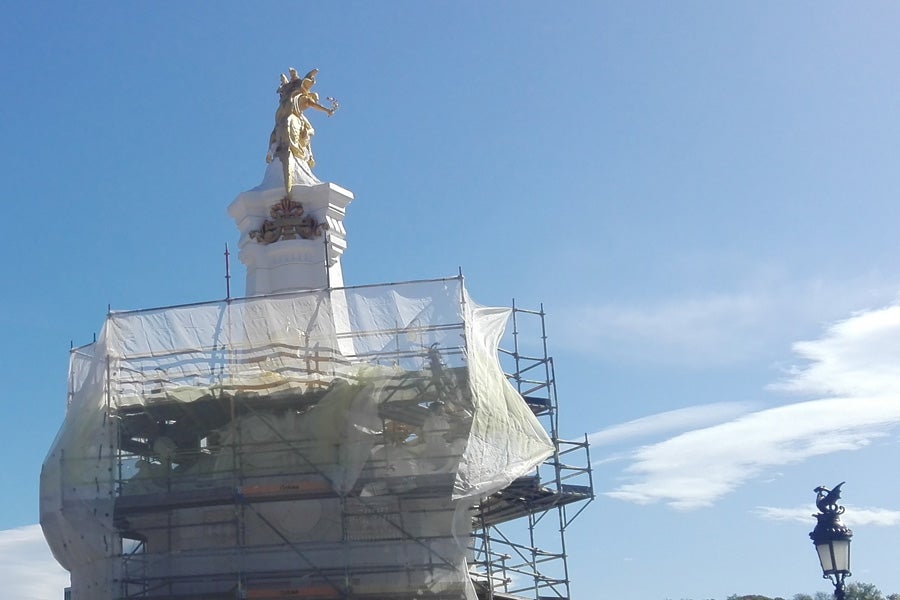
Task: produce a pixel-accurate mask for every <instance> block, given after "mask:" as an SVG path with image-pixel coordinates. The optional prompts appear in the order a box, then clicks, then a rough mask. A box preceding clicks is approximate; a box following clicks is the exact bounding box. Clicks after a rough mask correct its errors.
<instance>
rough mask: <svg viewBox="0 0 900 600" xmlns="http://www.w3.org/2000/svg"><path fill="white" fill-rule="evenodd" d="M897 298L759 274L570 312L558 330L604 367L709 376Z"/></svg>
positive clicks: (861, 287)
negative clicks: (695, 290)
mask: <svg viewBox="0 0 900 600" xmlns="http://www.w3.org/2000/svg"><path fill="white" fill-rule="evenodd" d="M895 295H896V287H893V286H891V287H888V286H887V285H885V284H884V283H883V282H881V281H878V280H877V279H876V278H873V277H870V276H863V277H860V278H859V279H858V280H856V281H851V282H848V281H843V282H840V283H828V282H824V281H820V280H809V281H805V282H795V281H792V280H790V279H789V278H787V277H786V276H785V275H784V274H772V273H763V274H759V275H757V276H755V277H752V278H751V279H750V281H747V282H745V283H744V284H743V285H739V286H737V287H736V288H735V289H732V290H726V291H721V292H716V293H708V294H705V295H700V296H691V297H681V298H671V299H668V300H665V301H662V302H645V303H642V302H634V303H628V304H594V305H588V306H585V305H582V306H571V307H567V308H566V310H565V311H562V321H561V323H558V324H557V327H559V334H560V335H561V337H562V338H563V339H562V340H561V341H562V343H563V344H566V345H568V346H570V347H573V348H576V349H581V350H584V351H585V352H590V353H592V354H598V353H599V354H600V355H602V356H603V357H604V358H607V359H611V360H621V361H626V362H632V363H641V364H645V363H653V364H671V365H678V366H682V367H693V368H703V369H708V368H710V367H715V366H723V365H731V364H736V363H740V362H743V361H747V360H750V359H760V358H762V359H767V358H769V359H770V358H771V357H772V353H773V352H776V351H778V349H779V348H784V347H785V346H786V345H787V344H788V343H789V342H790V341H791V340H792V339H797V337H798V336H802V335H806V334H807V333H808V332H809V331H810V329H811V328H813V327H819V326H821V324H822V323H827V322H829V321H832V320H834V319H836V318H839V317H840V316H842V315H846V314H848V313H849V312H850V311H851V310H853V309H855V308H859V307H860V306H866V305H869V306H873V305H874V306H877V305H879V304H883V303H885V302H887V301H889V300H891V299H892V298H894V297H895Z"/></svg>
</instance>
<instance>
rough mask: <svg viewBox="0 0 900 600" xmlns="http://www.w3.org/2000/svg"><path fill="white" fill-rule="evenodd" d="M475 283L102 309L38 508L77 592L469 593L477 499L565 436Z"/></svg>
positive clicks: (73, 376)
mask: <svg viewBox="0 0 900 600" xmlns="http://www.w3.org/2000/svg"><path fill="white" fill-rule="evenodd" d="M505 319H506V311H504V310H500V309H488V308H482V307H478V306H477V305H475V304H473V303H472V301H471V300H470V299H469V298H468V296H467V294H466V292H465V289H464V288H463V286H462V281H461V279H457V278H454V279H446V280H436V281H428V282H415V283H407V284H396V285H388V286H377V287H363V288H342V289H330V290H321V291H312V292H296V293H289V294H283V295H277V296H267V297H260V298H251V299H245V300H232V301H229V302H218V303H210V304H202V305H192V306H186V307H174V308H166V309H155V310H146V311H139V312H124V313H112V314H110V316H109V318H108V320H107V323H106V325H105V327H104V328H103V331H102V333H101V335H100V336H99V338H98V340H97V342H96V343H94V344H91V345H90V346H87V347H83V348H79V349H76V350H75V351H73V353H72V359H71V367H70V398H71V400H70V404H69V407H68V412H67V416H66V421H65V423H64V424H63V427H62V429H61V430H60V433H59V435H58V436H57V439H56V441H55V443H54V445H53V448H52V449H51V452H50V454H49V455H48V457H47V459H46V461H45V463H44V468H43V471H42V476H41V524H42V526H43V528H44V532H45V535H46V537H47V539H48V541H49V542H50V544H51V548H52V550H53V552H54V555H55V556H56V558H57V560H59V561H60V563H61V564H63V566H65V567H66V568H67V569H68V570H69V571H71V573H72V597H73V598H75V599H90V600H102V599H107V598H108V599H112V598H183V599H188V598H190V599H200V598H203V599H213V598H286V597H309V598H372V599H377V598H384V599H387V598H391V599H396V598H413V597H415V598H447V599H451V598H453V599H472V598H474V597H475V592H474V588H473V586H472V583H471V581H470V575H469V565H468V561H470V560H471V551H470V547H471V539H470V534H471V531H472V529H473V527H474V525H473V522H472V509H473V507H474V506H475V505H477V504H478V503H479V501H480V499H481V498H483V497H486V496H488V495H490V494H492V493H494V492H496V491H498V490H501V489H503V488H504V487H506V486H507V485H508V484H509V483H510V482H512V481H513V480H515V479H516V478H517V477H519V476H522V475H524V474H526V473H528V472H529V471H531V470H532V469H533V468H534V466H535V465H537V464H538V463H540V462H541V461H542V460H543V459H544V458H546V457H547V456H548V455H549V454H550V452H551V450H552V446H551V443H550V440H549V438H548V436H547V434H546V433H545V432H544V430H543V429H542V427H541V426H540V424H539V423H538V422H537V420H536V419H535V417H534V416H533V414H532V412H531V410H530V409H529V408H528V406H527V405H526V404H525V402H524V401H523V400H522V398H521V397H520V396H519V395H518V394H517V393H516V392H515V391H514V390H513V389H512V388H511V386H510V385H509V384H508V383H507V381H506V379H505V377H504V375H503V373H502V372H501V370H500V368H499V365H498V362H497V341H498V339H499V336H500V334H501V332H502V330H503V327H504V325H505Z"/></svg>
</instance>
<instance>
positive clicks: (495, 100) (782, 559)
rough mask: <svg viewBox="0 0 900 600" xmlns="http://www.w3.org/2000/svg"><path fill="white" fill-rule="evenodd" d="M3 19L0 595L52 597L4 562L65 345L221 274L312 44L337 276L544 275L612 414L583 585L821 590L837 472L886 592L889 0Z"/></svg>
mask: <svg viewBox="0 0 900 600" xmlns="http://www.w3.org/2000/svg"><path fill="white" fill-rule="evenodd" d="M0 19H2V20H3V22H4V23H5V25H4V35H3V36H2V38H0V56H3V57H4V58H3V59H2V61H3V69H2V74H3V76H2V78H0V91H2V94H0V109H2V114H3V117H4V118H3V129H2V130H3V135H2V136H0V145H2V156H3V160H2V163H0V165H2V166H0V169H2V175H3V177H2V181H3V185H2V190H3V192H2V194H3V207H4V209H5V210H6V215H5V221H6V223H7V227H6V228H5V231H4V235H3V236H2V238H0V256H2V257H3V259H2V261H0V281H2V282H3V285H2V287H0V299H2V307H3V309H4V310H3V311H2V316H0V339H3V340H4V343H3V344H2V360H0V377H2V380H3V381H4V382H6V390H7V394H6V400H5V401H4V406H5V407H6V408H7V411H6V415H5V418H4V419H3V423H2V424H0V434H2V436H3V438H4V439H5V440H6V443H5V444H4V447H5V448H6V452H7V454H6V456H5V458H4V459H3V465H2V466H3V469H2V470H0V473H2V474H0V485H2V486H3V488H4V489H6V490H7V496H6V498H5V499H4V502H3V508H2V510H0V553H2V555H3V557H4V560H0V563H3V564H5V565H7V567H6V568H5V569H3V568H0V587H3V588H7V589H16V590H18V594H19V596H18V597H21V598H28V597H33V598H42V597H48V598H52V597H56V596H53V595H48V596H42V595H41V594H42V593H45V592H41V591H37V588H35V587H33V586H34V578H30V577H27V578H26V577H23V576H22V574H23V573H27V569H26V566H23V565H22V564H19V563H16V566H13V563H12V562H10V560H8V559H7V557H11V556H16V557H17V560H18V561H20V562H22V561H27V559H28V557H31V556H34V561H36V562H35V563H34V564H41V563H40V561H41V560H46V555H42V554H41V551H42V550H41V545H40V544H39V543H36V542H35V540H34V534H35V530H34V528H29V526H30V525H33V524H34V523H36V522H37V480H38V473H39V470H40V464H41V462H42V460H43V458H44V455H45V453H46V451H47V449H48V448H49V447H50V444H51V441H52V439H53V436H54V435H55V432H56V430H57V428H58V426H59V424H60V423H61V422H62V418H63V412H64V407H65V385H66V366H67V354H68V347H69V343H70V340H72V341H74V342H75V343H76V344H80V343H85V342H88V341H90V339H91V336H92V333H93V332H94V331H97V330H99V328H100V326H101V325H102V321H103V317H104V315H105V313H106V309H107V306H108V305H112V307H113V308H122V309H125V308H140V307H148V306H159V305H168V304H174V303H182V302H193V301H201V300H210V299H216V298H220V297H223V296H224V283H223V279H222V275H223V267H222V250H223V246H224V244H225V243H226V242H228V243H231V244H232V247H233V246H234V244H235V243H236V237H237V235H236V228H235V227H234V224H233V223H232V222H231V221H230V220H229V218H228V216H227V214H226V212H225V208H226V206H227V205H228V204H229V203H230V202H231V200H232V199H233V198H234V197H235V196H236V195H237V194H238V193H240V192H241V191H243V190H246V189H249V188H252V187H254V186H255V185H256V184H257V183H259V181H260V180H261V178H262V174H263V171H264V166H265V163H264V157H265V153H266V149H267V140H268V135H269V131H270V130H271V125H272V118H273V112H274V108H275V98H276V97H275V94H274V91H275V88H276V87H277V83H278V75H279V73H282V72H285V71H286V70H287V68H288V67H289V66H295V67H296V68H297V69H298V70H300V71H301V72H305V70H308V69H310V68H312V67H318V68H319V69H320V74H319V78H318V84H317V88H318V90H319V91H320V92H321V93H322V94H323V95H333V96H336V97H337V98H338V99H339V100H340V103H341V108H340V111H339V112H338V113H337V114H336V115H335V117H334V118H332V119H326V118H324V115H320V114H316V115H312V117H311V118H312V120H313V124H314V126H315V127H316V130H317V135H316V138H315V139H314V150H315V154H316V159H317V163H318V164H317V167H316V174H317V175H318V176H319V178H321V179H323V180H329V181H334V182H335V183H338V184H339V185H341V186H343V187H346V188H348V189H350V190H352V191H353V192H354V194H355V195H356V200H355V201H354V203H353V204H351V206H350V208H349V211H348V216H347V219H346V221H345V224H346V225H347V228H348V231H349V236H348V238H349V239H348V241H349V249H348V250H347V252H346V254H345V255H344V260H343V266H344V276H345V281H346V282H347V283H348V284H364V283H377V282H387V281H400V280H407V279H417V278H422V277H432V276H443V275H447V274H454V273H455V272H456V270H457V267H458V266H461V267H462V268H463V271H464V273H465V275H466V281H467V285H468V287H469V290H470V292H471V294H472V295H473V297H474V298H475V299H477V300H478V301H479V302H481V303H484V304H498V305H504V304H508V303H509V302H510V300H511V298H513V297H515V298H516V299H517V303H519V304H520V305H525V306H535V305H537V304H538V303H539V302H544V305H545V307H546V309H547V311H548V313H549V318H548V326H549V333H550V345H551V351H552V353H553V354H554V355H555V357H556V365H557V375H558V378H559V392H560V402H561V404H562V415H561V427H562V430H563V433H564V435H566V436H569V437H579V436H581V435H582V434H583V433H588V434H591V439H592V440H593V441H594V446H593V450H592V458H593V460H594V462H595V467H596V471H595V477H594V481H595V486H596V488H597V491H598V493H599V496H598V500H597V501H596V502H595V503H594V504H592V505H591V506H590V508H589V509H588V510H587V512H586V513H585V514H583V515H582V516H581V517H580V519H579V520H578V521H577V522H576V527H574V528H573V529H571V530H570V535H569V551H570V554H571V559H570V573H571V576H572V580H573V597H576V598H634V599H636V600H663V599H664V598H695V599H697V600H699V599H700V598H718V599H720V600H721V599H723V598H724V597H726V596H727V595H729V594H733V593H747V594H749V593H761V594H767V595H773V596H774V595H782V596H790V595H792V594H794V593H797V592H812V591H815V590H819V589H821V590H824V589H828V584H827V583H826V582H824V581H822V580H820V579H819V575H818V574H817V573H818V571H817V569H818V567H817V564H816V559H815V556H814V552H813V550H812V547H811V544H810V543H809V541H808V539H807V538H806V533H807V532H808V531H809V530H810V529H811V527H812V524H813V523H812V521H813V520H812V519H811V517H809V514H810V513H811V512H812V510H813V506H812V499H813V494H812V489H813V488H814V487H815V486H817V485H819V484H835V483H837V482H839V481H842V480H845V479H846V480H847V481H848V483H847V485H846V486H845V500H846V502H847V505H848V513H847V521H848V523H849V524H850V525H851V526H852V527H853V528H854V530H855V532H856V537H855V541H854V577H855V578H857V579H860V580H863V581H869V582H872V583H875V584H876V585H878V586H879V587H880V588H881V589H883V590H884V591H886V592H900V574H898V572H897V570H896V568H895V565H894V564H893V560H892V558H891V557H892V556H893V555H894V552H893V549H894V546H893V544H892V542H894V541H895V540H896V537H897V533H898V527H900V504H898V500H897V498H900V483H898V482H897V480H896V477H894V476H893V467H894V465H895V464H896V462H897V458H898V454H900V452H898V451H900V446H898V441H900V440H898V431H900V415H898V412H900V408H898V405H900V373H898V367H897V361H896V356H897V351H898V350H900V324H898V323H900V317H898V314H897V313H898V312H900V308H897V307H896V305H895V303H896V301H897V298H898V290H900V266H898V262H897V260H896V256H897V255H898V251H900V241H898V239H900V238H898V236H897V235H896V224H897V223H898V220H900V203H898V202H897V200H898V198H897V196H898V194H897V191H898V189H900V168H898V160H900V159H898V156H900V154H898V152H897V140H898V139H900V117H898V115H900V78H898V77H897V69H896V66H897V65H898V64H900V39H898V37H897V36H896V29H897V23H898V22H900V7H898V6H897V5H896V4H893V3H887V2H871V3H864V4H854V5H850V4H847V3H838V2H821V1H820V2H791V3H780V2H729V3H711V2H678V3H675V2H662V1H659V2H629V3H607V2H571V3H566V4H564V5H553V4H550V3H538V2H530V1H525V2H493V3H475V2H459V3H449V2H427V3H426V2H421V3H419V2H380V3H374V2H345V3H331V4H322V3H302V4H301V3H299V2H259V3H237V2H215V3H212V2H209V3H149V2H147V3H112V2H109V3H99V2H81V3H78V4H63V3H59V4H55V5H47V4H43V3H27V4H26V3H12V2H8V3H3V4H2V6H0ZM242 279H243V272H242V271H241V270H239V269H236V270H235V280H236V281H237V282H238V283H237V287H239V288H240V287H241V284H240V282H241V281H242ZM39 572H46V571H39ZM56 582H57V580H56V579H51V578H50V577H49V576H48V577H46V578H43V583H44V584H46V585H50V584H52V585H54V586H55V585H56ZM15 586H18V587H15ZM29 586H31V587H29ZM51 587H52V586H51ZM28 594H31V596H29V595H28Z"/></svg>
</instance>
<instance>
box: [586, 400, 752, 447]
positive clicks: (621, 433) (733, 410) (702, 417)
mask: <svg viewBox="0 0 900 600" xmlns="http://www.w3.org/2000/svg"><path fill="white" fill-rule="evenodd" d="M753 406H754V405H753V404H751V403H749V402H719V403H716V404H704V405H700V406H688V407H685V408H679V409H676V410H670V411H667V412H663V413H658V414H655V415H650V416H649V417H643V418H641V419H635V420H634V421H628V422H627V423H621V424H619V425H613V426H612V427H607V428H606V429H602V430H600V431H597V432H595V433H592V434H591V435H589V436H588V441H589V442H590V443H591V445H592V446H602V445H605V444H618V443H622V442H625V441H629V440H633V439H637V438H646V437H649V436H654V435H660V434H663V433H669V432H671V431H684V430H686V429H690V428H696V427H704V426H707V425H712V424H715V423H721V422H723V421H728V420H730V419H733V418H734V417H736V416H738V415H742V414H746V413H748V412H749V411H750V410H751V408H752V407H753Z"/></svg>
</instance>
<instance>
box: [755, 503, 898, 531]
mask: <svg viewBox="0 0 900 600" xmlns="http://www.w3.org/2000/svg"><path fill="white" fill-rule="evenodd" d="M756 512H757V514H759V516H761V517H762V518H764V519H768V520H770V521H789V522H793V523H803V524H804V525H808V524H809V523H810V521H811V519H810V516H811V515H813V514H814V513H815V512H817V511H816V510H815V506H813V505H809V506H801V507H794V508H778V507H772V506H760V507H757V509H756ZM841 520H842V521H843V522H844V524H845V525H848V526H850V527H856V526H866V525H871V526H876V527H894V526H897V525H900V510H890V509H886V508H863V507H859V506H852V507H850V506H848V507H847V512H846V513H845V514H844V515H842V516H841Z"/></svg>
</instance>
